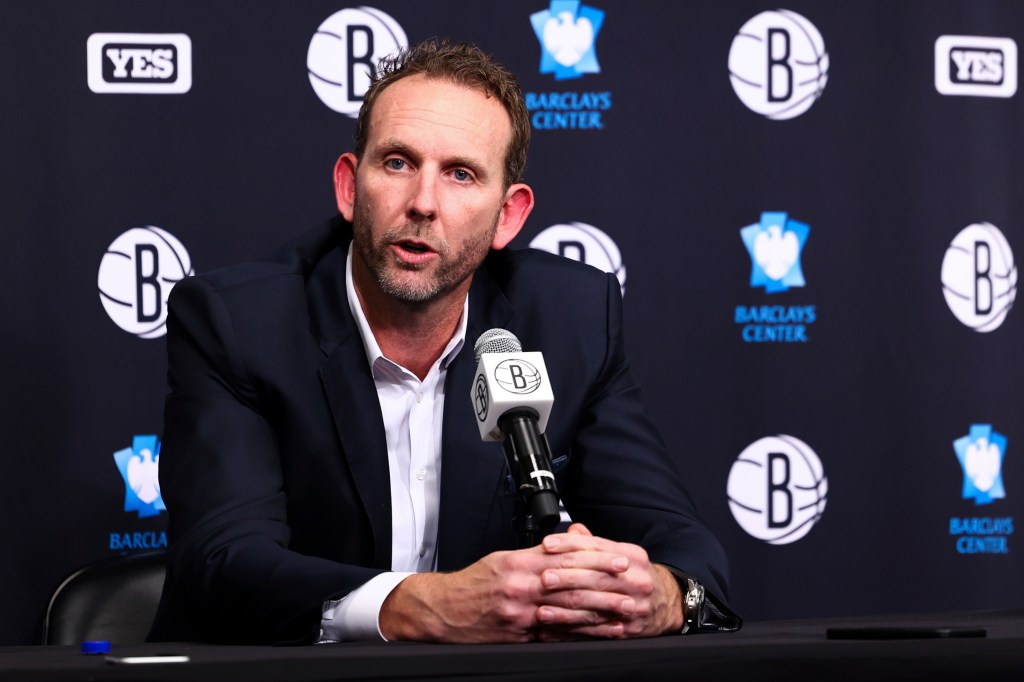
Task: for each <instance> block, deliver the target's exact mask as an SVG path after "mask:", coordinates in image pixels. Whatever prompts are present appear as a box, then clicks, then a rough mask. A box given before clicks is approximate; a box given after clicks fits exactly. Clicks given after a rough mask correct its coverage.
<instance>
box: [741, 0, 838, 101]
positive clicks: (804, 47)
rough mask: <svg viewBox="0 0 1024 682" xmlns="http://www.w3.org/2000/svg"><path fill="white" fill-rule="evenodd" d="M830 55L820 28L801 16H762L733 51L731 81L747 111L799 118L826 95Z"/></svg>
mask: <svg viewBox="0 0 1024 682" xmlns="http://www.w3.org/2000/svg"><path fill="white" fill-rule="evenodd" d="M828 66H829V63H828V52H826V51H825V41H824V40H823V39H822V37H821V33H819V32H818V29H817V28H816V27H815V26H814V24H812V23H811V22H810V21H808V20H807V19H806V18H804V17H802V16H800V15H799V14H797V13H796V12H791V11H789V10H785V9H780V10H776V11H768V12H761V13H760V14H758V15H757V16H755V17H754V18H752V19H751V20H750V21H748V22H747V23H745V24H743V26H742V27H741V28H740V30H739V33H737V34H736V37H735V38H733V41H732V47H731V48H730V49H729V79H730V81H731V82H732V87H733V90H735V91H736V96H737V97H739V98H740V101H741V102H743V103H744V104H745V105H746V106H747V108H748V109H750V110H751V111H755V112H757V113H759V114H761V115H763V116H766V117H768V118H770V119H773V120H776V121H781V120H785V119H789V118H795V117H797V116H799V115H800V114H802V113H804V112H805V111H807V110H808V109H810V108H811V105H812V104H814V102H815V101H816V100H817V99H818V98H819V97H821V93H822V92H823V91H824V90H825V83H826V81H828Z"/></svg>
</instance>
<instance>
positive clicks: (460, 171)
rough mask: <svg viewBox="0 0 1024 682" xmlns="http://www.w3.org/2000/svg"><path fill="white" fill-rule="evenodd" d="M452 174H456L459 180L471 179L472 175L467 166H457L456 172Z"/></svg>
mask: <svg viewBox="0 0 1024 682" xmlns="http://www.w3.org/2000/svg"><path fill="white" fill-rule="evenodd" d="M452 175H454V176H455V179H456V180H458V181H459V182H465V181H466V180H469V179H470V177H471V176H470V174H469V171H467V170H466V169H465V168H456V169H455V172H454V173H452Z"/></svg>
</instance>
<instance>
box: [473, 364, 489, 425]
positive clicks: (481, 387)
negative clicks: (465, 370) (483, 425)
mask: <svg viewBox="0 0 1024 682" xmlns="http://www.w3.org/2000/svg"><path fill="white" fill-rule="evenodd" d="M473 406H474V407H475V408H476V418H477V419H479V420H480V421H486V419H487V412H488V410H489V409H490V406H491V403H490V401H489V399H488V397H487V378H486V377H485V376H484V375H483V374H478V375H477V377H476V384H475V385H474V387H473Z"/></svg>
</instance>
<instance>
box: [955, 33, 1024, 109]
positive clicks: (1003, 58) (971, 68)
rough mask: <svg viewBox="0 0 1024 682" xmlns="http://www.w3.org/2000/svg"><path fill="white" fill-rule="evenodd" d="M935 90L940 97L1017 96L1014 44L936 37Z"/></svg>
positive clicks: (1009, 40) (1000, 40) (1004, 40)
mask: <svg viewBox="0 0 1024 682" xmlns="http://www.w3.org/2000/svg"><path fill="white" fill-rule="evenodd" d="M935 89H936V90H938V91H939V93H941V94H943V95H966V96H973V97H1013V96H1014V95H1015V94H1016V93H1017V43H1016V42H1014V40H1013V39H1012V38H988V37H984V36H939V38H938V39H937V40H936V41H935Z"/></svg>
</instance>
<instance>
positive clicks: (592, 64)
mask: <svg viewBox="0 0 1024 682" xmlns="http://www.w3.org/2000/svg"><path fill="white" fill-rule="evenodd" d="M530 23H531V24H532V25H533V31H534V33H536V34H537V40H539V41H540V45H541V56H540V72H541V73H553V74H555V79H556V80H565V79H568V78H579V77H580V76H582V75H583V74H585V73H600V72H601V67H600V66H599V65H598V63H597V53H596V52H595V51H594V41H596V40H597V34H598V33H599V32H600V30H601V24H602V23H604V12H602V11H601V10H599V9H594V8H593V7H588V6H586V5H584V4H582V3H580V2H578V0H552V2H551V7H550V8H548V9H547V10H544V11H543V12H536V13H534V14H532V15H530Z"/></svg>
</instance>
